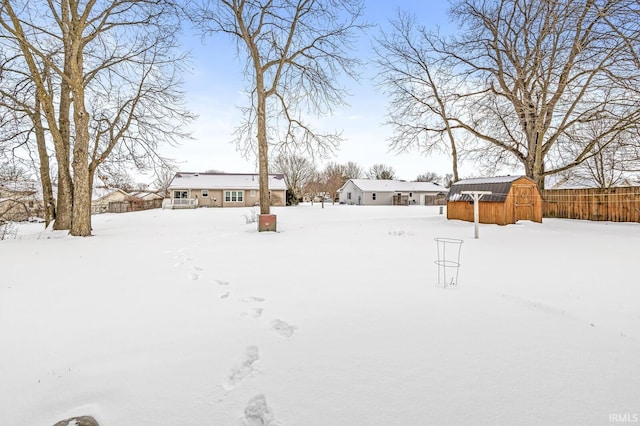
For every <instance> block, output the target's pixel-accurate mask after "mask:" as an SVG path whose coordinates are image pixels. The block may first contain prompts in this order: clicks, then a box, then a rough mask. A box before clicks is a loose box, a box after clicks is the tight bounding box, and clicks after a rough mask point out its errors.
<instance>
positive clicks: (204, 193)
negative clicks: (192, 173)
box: [202, 189, 209, 197]
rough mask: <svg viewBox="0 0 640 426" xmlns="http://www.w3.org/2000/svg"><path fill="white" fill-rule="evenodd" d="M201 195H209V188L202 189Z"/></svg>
mask: <svg viewBox="0 0 640 426" xmlns="http://www.w3.org/2000/svg"><path fill="white" fill-rule="evenodd" d="M202 196H203V197H208V196H209V190H208V189H203V190H202Z"/></svg>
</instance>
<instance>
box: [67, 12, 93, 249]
mask: <svg viewBox="0 0 640 426" xmlns="http://www.w3.org/2000/svg"><path fill="white" fill-rule="evenodd" d="M72 16H73V15H72ZM77 19H78V18H77V17H76V16H74V19H73V22H72V26H71V31H70V33H71V35H72V39H71V40H72V46H71V54H70V61H69V62H70V64H69V69H70V76H69V77H70V81H71V84H70V88H71V92H72V94H73V122H74V124H75V141H74V145H73V162H72V166H73V182H74V187H73V221H72V223H71V232H70V233H71V235H73V236H76V237H86V236H89V235H91V187H90V181H91V179H90V177H89V113H88V112H87V109H86V107H85V91H84V75H83V72H84V70H83V52H82V49H83V44H84V41H83V40H82V28H83V27H82V26H80V25H79V28H76V27H75V25H74V24H76V20H77Z"/></svg>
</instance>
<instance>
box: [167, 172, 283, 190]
mask: <svg viewBox="0 0 640 426" xmlns="http://www.w3.org/2000/svg"><path fill="white" fill-rule="evenodd" d="M259 182H260V178H259V175H257V174H254V173H191V172H178V173H176V175H175V176H174V178H173V180H172V181H171V184H170V185H169V189H259ZM269 189H273V190H279V189H281V190H286V189H287V185H286V183H285V181H284V175H282V174H270V175H269Z"/></svg>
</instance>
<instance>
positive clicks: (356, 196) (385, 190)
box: [338, 179, 449, 206]
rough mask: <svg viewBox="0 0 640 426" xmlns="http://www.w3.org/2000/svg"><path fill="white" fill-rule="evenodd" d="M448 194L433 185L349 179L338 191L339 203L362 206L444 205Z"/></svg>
mask: <svg viewBox="0 0 640 426" xmlns="http://www.w3.org/2000/svg"><path fill="white" fill-rule="evenodd" d="M448 192H449V190H448V189H447V188H445V187H444V186H441V185H438V184H437V183H433V182H407V181H404V180H377V179H349V180H348V181H346V182H345V184H344V185H342V188H340V189H339V190H338V193H339V200H340V203H343V204H357V205H363V206H371V205H377V206H390V205H421V206H424V205H427V206H428V205H436V204H445V203H446V201H445V198H446V195H447V193H448Z"/></svg>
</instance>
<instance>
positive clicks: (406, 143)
mask: <svg viewBox="0 0 640 426" xmlns="http://www.w3.org/2000/svg"><path fill="white" fill-rule="evenodd" d="M432 37H435V36H434V35H432V34H431V33H430V32H429V31H428V30H427V29H426V28H425V27H424V26H421V25H419V24H417V23H416V21H415V17H413V16H412V15H410V14H409V13H406V12H399V13H398V17H397V19H395V20H392V21H391V32H390V33H385V32H382V35H381V37H380V38H379V39H377V44H376V47H375V49H374V50H375V52H376V56H377V59H376V62H377V64H378V67H379V70H380V72H379V73H378V75H377V82H378V84H379V86H380V87H381V88H382V90H383V91H384V93H385V94H387V95H388V96H389V98H390V102H389V106H388V120H387V122H386V124H387V125H389V126H391V127H392V128H393V135H392V136H391V140H390V142H391V143H390V145H391V148H392V149H394V150H395V151H398V152H403V151H407V150H409V149H410V148H417V149H418V150H419V151H420V152H422V153H423V154H429V153H432V152H434V151H437V152H448V153H449V155H450V156H451V167H452V171H453V176H454V179H455V180H456V181H457V180H458V162H459V158H458V143H459V142H458V139H460V135H459V134H458V136H456V131H455V128H454V127H455V126H454V123H452V122H451V121H450V119H449V116H450V115H451V114H452V113H453V112H454V111H455V110H454V107H455V102H454V100H455V87H456V85H457V82H456V79H455V78H454V77H453V75H452V74H453V71H452V69H451V68H450V66H449V64H448V63H447V62H446V61H443V60H441V59H440V58H438V57H437V54H436V53H435V52H434V48H433V46H432V44H431V38H432ZM458 133H459V132H458Z"/></svg>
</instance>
